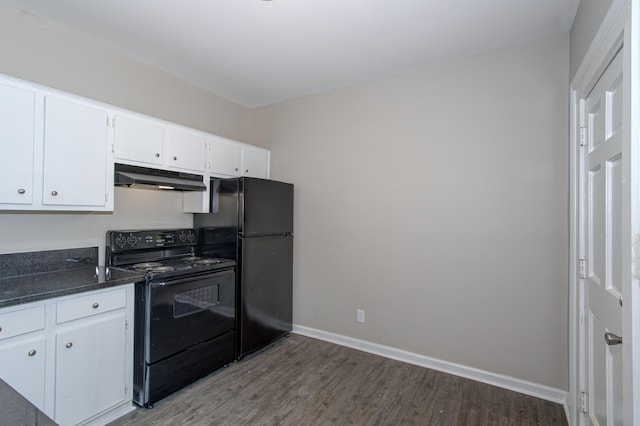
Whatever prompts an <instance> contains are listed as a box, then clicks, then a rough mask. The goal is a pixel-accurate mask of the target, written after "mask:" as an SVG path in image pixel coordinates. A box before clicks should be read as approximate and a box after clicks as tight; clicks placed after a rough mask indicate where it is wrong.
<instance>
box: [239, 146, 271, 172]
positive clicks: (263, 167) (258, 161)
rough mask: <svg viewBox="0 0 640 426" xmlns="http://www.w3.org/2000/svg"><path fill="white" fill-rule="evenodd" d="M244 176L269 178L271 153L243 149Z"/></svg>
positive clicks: (249, 148)
mask: <svg viewBox="0 0 640 426" xmlns="http://www.w3.org/2000/svg"><path fill="white" fill-rule="evenodd" d="M242 175H243V176H249V177H257V178H264V179H266V178H268V177H269V151H267V150H266V149H262V148H252V147H244V148H243V149H242Z"/></svg>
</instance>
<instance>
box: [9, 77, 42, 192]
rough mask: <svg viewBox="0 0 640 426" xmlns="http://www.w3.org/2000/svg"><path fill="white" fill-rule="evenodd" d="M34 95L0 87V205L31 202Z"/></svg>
mask: <svg viewBox="0 0 640 426" xmlns="http://www.w3.org/2000/svg"><path fill="white" fill-rule="evenodd" d="M34 99H35V94H34V92H32V91H29V90H26V89H22V88H19V87H13V86H8V85H5V84H0V149H1V150H2V153H3V154H2V155H1V156H0V173H1V176H2V179H1V180H0V203H7V204H31V203H32V202H33V148H34V132H33V128H34V125H35V123H34V116H35V107H34V102H35V100H34Z"/></svg>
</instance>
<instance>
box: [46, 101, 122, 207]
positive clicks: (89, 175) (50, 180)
mask: <svg viewBox="0 0 640 426" xmlns="http://www.w3.org/2000/svg"><path fill="white" fill-rule="evenodd" d="M44 125H45V127H44V172H43V173H44V178H43V188H44V194H43V200H42V203H43V204H45V205H59V206H80V207H81V206H86V207H92V209H93V208H95V207H104V206H106V205H107V198H108V196H107V185H111V183H110V182H107V175H108V174H107V137H108V134H107V113H106V111H103V110H100V109H96V108H93V107H91V106H88V105H84V104H79V103H76V102H73V101H70V100H66V99H62V98H57V97H53V96H47V97H46V98H45V123H44Z"/></svg>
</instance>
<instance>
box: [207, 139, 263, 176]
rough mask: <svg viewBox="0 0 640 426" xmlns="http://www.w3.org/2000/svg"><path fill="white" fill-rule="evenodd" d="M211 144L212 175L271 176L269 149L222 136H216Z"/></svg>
mask: <svg viewBox="0 0 640 426" xmlns="http://www.w3.org/2000/svg"><path fill="white" fill-rule="evenodd" d="M211 146H212V149H211V174H212V175H214V176H220V177H225V176H250V177H259V178H264V179H267V178H269V151H268V150H266V149H264V148H259V147H257V146H252V145H247V144H244V143H242V142H236V141H233V140H230V139H225V138H221V137H214V138H213V139H212V143H211Z"/></svg>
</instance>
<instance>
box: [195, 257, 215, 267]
mask: <svg viewBox="0 0 640 426" xmlns="http://www.w3.org/2000/svg"><path fill="white" fill-rule="evenodd" d="M216 263H222V261H221V260H220V259H200V260H196V261H195V262H193V264H194V265H196V266H200V265H215V264H216Z"/></svg>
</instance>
